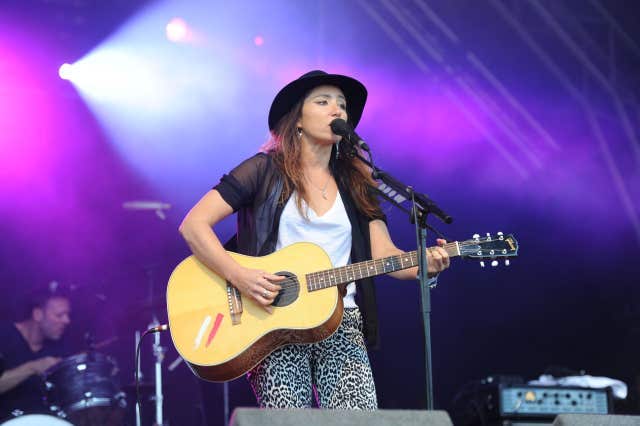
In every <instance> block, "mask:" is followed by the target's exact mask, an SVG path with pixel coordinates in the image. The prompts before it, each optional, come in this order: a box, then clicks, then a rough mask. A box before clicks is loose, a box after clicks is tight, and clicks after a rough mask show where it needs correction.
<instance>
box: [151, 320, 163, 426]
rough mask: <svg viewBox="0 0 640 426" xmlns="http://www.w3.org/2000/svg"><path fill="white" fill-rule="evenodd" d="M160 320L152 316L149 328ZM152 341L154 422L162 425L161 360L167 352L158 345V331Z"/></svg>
mask: <svg viewBox="0 0 640 426" xmlns="http://www.w3.org/2000/svg"><path fill="white" fill-rule="evenodd" d="M159 326H160V322H158V319H157V318H156V317H155V316H154V318H153V323H152V324H150V325H149V328H153V327H159ZM153 337H154V343H153V356H154V357H155V358H156V362H155V382H156V395H155V402H156V423H155V426H163V425H164V422H163V419H162V403H163V400H164V396H163V395H162V361H164V354H165V353H166V352H167V348H166V347H164V346H161V345H160V333H155V335H154V336H153Z"/></svg>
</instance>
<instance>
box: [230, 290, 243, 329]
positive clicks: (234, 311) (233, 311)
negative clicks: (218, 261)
mask: <svg viewBox="0 0 640 426" xmlns="http://www.w3.org/2000/svg"><path fill="white" fill-rule="evenodd" d="M227 302H228V304H229V314H230V316H231V324H233V325H238V324H240V318H241V317H242V295H241V294H240V291H239V290H238V289H237V288H235V287H234V286H233V285H232V284H231V283H230V282H229V281H227Z"/></svg>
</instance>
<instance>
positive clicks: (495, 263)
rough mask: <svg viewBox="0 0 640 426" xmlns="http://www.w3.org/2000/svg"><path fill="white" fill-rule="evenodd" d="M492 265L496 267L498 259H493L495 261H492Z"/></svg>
mask: <svg viewBox="0 0 640 426" xmlns="http://www.w3.org/2000/svg"><path fill="white" fill-rule="evenodd" d="M491 266H492V267H494V268H495V267H496V266H498V261H497V260H493V261H491Z"/></svg>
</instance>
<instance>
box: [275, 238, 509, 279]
mask: <svg viewBox="0 0 640 426" xmlns="http://www.w3.org/2000/svg"><path fill="white" fill-rule="evenodd" d="M482 242H483V241H479V242H478V241H463V242H460V243H458V245H459V246H473V245H478V244H479V243H482ZM455 246H456V243H447V244H445V245H444V246H443V248H454V247H455ZM409 253H411V252H409ZM496 257H500V256H496ZM382 259H384V258H382ZM382 259H375V260H370V261H367V262H374V263H375V262H380V261H381V260H382ZM344 267H345V266H343V267H342V268H344ZM339 268H340V267H339ZM339 268H335V269H339ZM405 269H408V268H405ZM328 271H331V269H328V270H325V271H317V272H311V273H310V274H321V273H325V274H326V273H327V272H328ZM376 272H377V266H376ZM383 273H384V272H382V273H379V274H376V275H380V274H383ZM310 274H306V275H310ZM354 280H355V279H354ZM354 280H349V281H344V282H341V283H336V284H331V283H330V285H329V286H328V287H335V286H337V285H340V284H345V283H348V282H350V281H354ZM280 283H282V284H280V287H281V290H286V289H289V288H294V287H299V286H300V284H299V282H298V280H297V279H296V278H286V279H284V280H282V281H280ZM296 283H298V284H296ZM323 284H324V283H323ZM321 285H322V284H321ZM307 287H309V283H308V282H307ZM328 287H320V288H317V289H314V290H321V289H323V288H328Z"/></svg>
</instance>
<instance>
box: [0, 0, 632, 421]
mask: <svg viewBox="0 0 640 426" xmlns="http://www.w3.org/2000/svg"><path fill="white" fill-rule="evenodd" d="M603 4H605V3H604V2H603ZM598 5H600V3H598V2H588V4H586V3H585V2H573V1H562V2H551V1H540V2H497V1H492V0H487V1H483V2H470V1H464V0H459V1H415V2H409V1H399V2H386V1H377V0H376V1H371V2H365V1H356V0H354V1H350V2H337V1H333V0H322V1H321V0H318V1H310V2H304V4H300V3H299V2H294V1H285V0H280V1H275V2H265V4H263V3H262V2H254V1H249V0H247V1H241V2H234V4H233V5H232V4H227V3H226V2H217V1H213V2H197V1H193V2H192V1H188V2H178V1H164V2H162V1H158V2H152V1H149V2H135V1H115V2H109V5H108V6H107V5H106V3H105V4H103V2H91V1H89V2H71V1H56V2H48V1H37V0H28V1H8V2H7V1H5V2H4V3H3V4H2V5H1V6H0V93H1V94H2V96H0V195H1V198H0V235H1V236H2V240H1V241H2V243H0V308H1V309H0V312H1V314H0V315H1V316H2V318H6V319H9V318H15V317H16V315H17V314H18V310H19V306H20V303H19V302H20V301H21V300H22V299H23V297H24V294H25V293H26V292H27V291H28V290H29V289H30V288H32V287H34V286H38V285H46V284H47V283H49V282H51V281H57V282H59V283H60V284H62V285H66V286H69V287H72V288H73V293H74V307H73V323H72V326H71V328H70V330H69V333H68V335H67V336H66V338H65V339H66V341H67V344H68V346H69V353H70V354H71V353H75V352H78V351H81V350H83V341H84V336H85V335H86V333H87V332H90V333H91V334H92V335H93V336H94V339H95V341H97V342H98V343H104V346H102V347H101V351H102V352H104V353H107V354H109V355H111V356H113V357H114V358H115V359H116V360H117V362H118V364H119V366H120V380H121V382H122V385H123V386H125V385H128V384H130V383H131V382H132V381H133V356H134V352H133V349H134V333H135V331H136V330H143V329H145V328H146V327H147V326H148V324H149V323H150V322H151V320H152V318H153V316H154V315H155V316H157V317H158V319H159V320H160V321H165V320H166V308H165V305H164V292H165V288H166V282H167V279H168V276H169V274H170V272H171V270H172V268H173V267H174V266H175V265H176V264H177V263H178V262H179V261H180V260H181V259H182V258H184V257H185V256H187V255H188V254H189V252H188V249H187V247H186V245H185V243H184V242H183V241H182V240H181V238H180V236H179V235H178V232H177V228H178V225H179V223H180V221H181V219H182V217H183V216H184V215H185V214H186V212H187V211H188V209H189V208H190V206H192V205H193V204H194V203H195V202H196V201H197V200H198V198H199V197H200V196H201V195H202V194H204V193H205V192H206V191H207V190H208V189H209V188H210V187H211V186H213V185H214V184H215V183H216V182H217V181H218V179H219V178H220V176H221V175H222V174H223V173H225V172H227V171H228V170H229V169H230V168H232V167H233V166H235V165H236V164H237V163H238V162H240V161H241V160H242V159H244V158H246V157H247V156H249V155H251V154H252V153H254V152H256V151H257V150H258V149H259V147H260V146H261V144H262V143H263V142H264V141H265V140H266V138H267V136H268V134H267V124H266V121H267V120H266V117H267V111H268V108H269V105H270V102H271V100H272V98H273V96H274V94H275V93H276V92H277V90H278V89H279V88H280V87H282V86H283V85H284V84H285V83H286V82H288V81H290V80H291V79H293V78H296V77H297V76H299V75H301V74H302V73H304V72H306V71H308V70H310V69H316V68H320V69H326V70H327V71H332V72H337V73H345V74H350V75H354V76H355V77H357V78H359V79H360V80H361V81H363V82H364V83H365V84H366V86H367V87H368V89H369V93H370V95H369V100H368V104H367V107H366V109H365V113H364V117H363V120H362V122H361V124H360V126H359V127H358V132H359V133H360V134H361V136H363V137H364V138H365V139H366V140H367V142H368V143H369V145H371V147H372V150H373V152H374V155H375V159H376V164H377V165H379V166H380V167H383V168H384V169H386V170H387V171H389V172H390V173H392V174H393V175H395V176H396V177H397V178H398V179H400V180H402V181H404V182H407V183H410V184H412V185H413V186H414V187H415V188H416V189H417V190H419V191H423V192H426V193H428V194H429V195H430V196H431V197H432V198H434V199H435V200H437V201H438V203H439V204H440V205H441V206H442V207H443V208H445V209H446V210H447V211H448V212H449V213H450V214H451V215H452V216H453V217H454V219H455V220H454V223H453V224H452V225H449V226H447V225H443V224H441V223H440V222H439V221H437V219H434V218H432V219H431V220H430V222H431V223H432V224H434V225H435V226H437V228H438V229H439V230H440V231H442V232H443V233H445V234H446V236H447V237H448V238H451V239H458V240H460V239H467V238H470V237H471V235H472V234H474V233H480V234H481V235H484V234H485V233H487V232H491V233H495V232H498V231H502V232H504V233H514V234H515V236H516V238H517V239H518V241H519V242H520V245H521V246H520V247H521V248H520V257H519V258H517V259H514V260H513V261H512V262H511V265H510V266H508V267H505V266H503V265H501V266H500V267H498V268H495V269H494V268H484V269H483V268H480V266H479V265H478V263H477V262H472V261H467V260H461V259H455V260H453V261H452V266H451V268H450V270H448V271H446V272H445V273H443V274H442V275H441V277H440V284H439V285H438V287H437V288H436V289H435V290H434V291H433V292H432V304H433V316H432V344H433V364H434V389H435V402H436V407H437V408H442V409H447V408H449V407H451V403H452V401H453V400H454V398H455V396H456V394H457V392H458V391H459V390H460V389H461V388H462V387H463V386H464V385H465V384H467V383H470V382H473V381H477V380H480V379H482V378H484V377H486V376H488V375H519V376H522V377H523V378H524V379H526V380H529V379H534V378H537V376H539V375H540V374H542V373H544V372H545V371H547V370H549V369H550V368H554V369H566V370H572V371H584V372H586V373H587V374H592V375H602V376H609V377H613V378H617V379H621V380H624V381H625V382H627V384H628V385H629V391H630V394H629V398H628V399H627V400H626V401H618V402H617V403H616V404H617V405H616V407H617V409H618V410H619V411H620V412H625V413H639V412H640V406H639V403H638V387H639V386H640V385H639V383H640V381H639V380H638V377H639V376H640V365H639V364H638V359H640V348H639V343H638V342H640V339H639V337H640V335H639V334H640V290H639V289H638V283H639V279H638V276H639V273H640V266H639V260H640V219H639V217H640V205H639V204H640V203H639V200H640V174H639V171H640V144H639V143H638V137H639V135H640V133H638V128H639V123H638V120H639V117H640V114H639V112H638V111H639V110H638V107H637V105H638V103H637V94H638V80H637V76H638V75H640V72H639V70H640V66H639V60H640V57H639V55H638V52H640V50H638V49H637V46H638V43H639V42H640V41H639V37H638V32H637V28H640V26H639V25H638V22H637V16H638V13H637V12H638V10H637V5H636V4H635V3H634V2H632V1H613V2H606V4H605V5H606V10H605V12H606V14H603V13H602V11H600V9H599V8H598V7H597V6H598ZM607 16H608V17H609V18H613V19H615V23H616V24H615V25H617V27H614V26H613V24H612V23H611V22H612V21H611V20H610V19H609V18H607ZM175 17H180V18H182V19H183V20H184V22H185V23H186V25H187V26H188V30H187V31H186V34H188V36H185V38H184V39H182V40H180V41H179V42H176V43H174V42H171V41H169V40H168V39H167V37H166V34H165V33H166V31H165V30H166V28H165V27H166V25H167V23H168V22H169V21H170V20H171V19H173V18H175ZM616 28H618V29H616ZM607 34H610V35H607ZM607 37H609V38H607ZM611 46H613V48H611ZM611 49H613V50H611ZM585 58H586V59H585ZM63 62H69V63H71V64H74V63H77V64H82V66H78V67H77V68H76V70H77V75H76V79H75V80H74V81H73V83H72V82H70V81H66V80H61V79H60V78H59V77H58V67H59V66H60V65H61V64H62V63H63ZM83 67H84V68H83ZM140 200H143V201H157V202H161V203H164V204H167V205H170V208H168V209H166V210H162V211H161V213H162V214H161V215H158V214H156V212H155V211H153V210H143V211H139V210H130V209H126V208H124V207H123V203H125V202H129V201H140ZM386 213H387V215H388V218H389V228H390V231H391V233H392V236H393V239H394V241H395V242H396V244H397V245H398V246H399V247H401V248H403V249H407V250H413V249H415V234H414V229H413V227H412V225H411V224H410V223H409V221H408V219H407V217H406V216H405V215H404V213H401V212H398V211H396V210H394V209H393V208H392V207H391V206H387V207H386ZM161 216H162V217H161ZM233 229H234V218H229V219H227V220H225V221H224V222H223V223H221V224H220V225H219V226H218V227H217V231H218V233H219V235H220V236H221V239H223V240H225V239H227V238H229V237H230V236H231V235H232V234H233ZM430 236H431V241H433V238H434V235H433V234H430ZM377 289H378V296H379V303H378V304H379V309H380V318H381V342H382V344H381V348H380V349H379V350H377V351H372V352H371V354H370V355H371V361H372V364H373V369H374V374H375V377H376V383H377V391H378V397H379V402H380V406H381V407H382V408H389V409H415V408H424V407H425V402H424V368H423V365H424V363H423V346H422V329H421V323H420V311H419V292H418V287H417V284H416V283H414V282H399V281H394V280H392V279H389V278H386V277H383V278H380V279H378V280H377ZM151 340H152V339H151V338H149V341H148V342H145V345H144V347H143V356H142V359H143V373H144V379H143V380H144V382H149V381H151V380H152V364H151V363H152V361H153V359H152V356H151V346H150V343H151ZM162 344H163V345H164V346H166V347H167V348H168V352H167V354H166V358H165V361H164V367H165V369H164V383H165V392H166V395H165V412H166V416H167V417H168V419H169V420H170V421H171V422H172V423H173V424H198V421H200V420H199V419H202V418H203V417H204V416H206V417H207V419H208V424H211V425H218V424H221V422H222V419H223V408H224V404H223V403H224V393H223V387H222V385H220V384H209V383H204V382H201V381H198V380H196V379H195V377H194V376H193V375H192V374H191V373H190V371H189V370H188V368H187V367H186V366H185V365H184V364H182V365H178V366H177V367H176V368H175V369H174V370H172V371H168V370H167V368H166V367H168V365H169V364H170V363H172V362H173V361H174V360H175V359H176V358H177V354H176V352H175V350H174V349H173V347H172V344H171V341H170V337H169V335H168V334H164V335H162ZM127 389H130V388H127ZM228 391H229V401H230V409H233V408H234V407H237V406H252V405H254V404H255V402H254V400H253V398H252V395H251V392H250V389H249V387H248V385H247V383H246V380H245V379H244V378H241V379H238V380H236V381H233V382H231V383H229V386H228ZM130 402H131V404H130V405H131V406H132V405H133V403H132V399H131V397H130ZM144 414H145V415H146V416H150V415H152V406H151V405H150V404H149V403H146V405H145V407H144Z"/></svg>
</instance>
